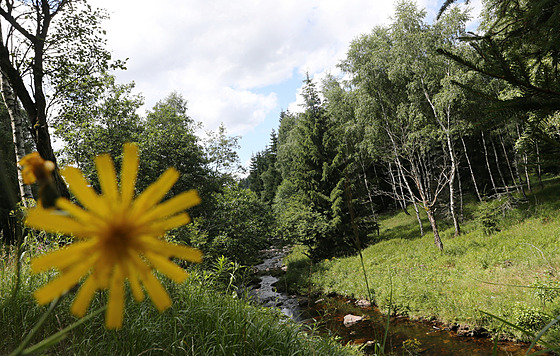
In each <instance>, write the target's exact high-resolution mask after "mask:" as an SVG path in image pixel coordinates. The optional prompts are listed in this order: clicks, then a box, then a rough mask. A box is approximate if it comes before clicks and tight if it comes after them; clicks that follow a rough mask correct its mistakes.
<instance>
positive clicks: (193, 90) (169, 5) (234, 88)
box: [90, 0, 393, 134]
mask: <svg viewBox="0 0 560 356" xmlns="http://www.w3.org/2000/svg"><path fill="white" fill-rule="evenodd" d="M90 3H91V4H92V5H93V6H98V7H102V8H106V9H107V10H108V11H109V13H110V15H111V20H110V21H109V22H108V23H106V24H104V26H103V27H104V28H105V29H106V30H107V33H108V39H109V41H108V46H109V48H110V49H111V50H112V51H113V54H114V57H115V58H119V59H123V58H129V61H128V70H127V71H126V72H123V73H118V79H119V81H122V82H129V81H132V80H134V81H135V82H136V84H137V86H136V87H137V89H138V90H139V91H140V92H142V93H143V94H144V96H145V97H146V105H147V107H151V106H152V105H154V104H155V102H156V101H158V100H161V99H163V98H164V97H165V96H166V95H167V94H168V93H170V92H171V91H174V90H176V91H178V92H179V93H181V94H183V95H184V97H185V98H186V99H187V100H188V101H189V113H190V114H191V116H193V118H195V119H196V120H200V121H202V122H204V123H206V124H207V126H208V128H213V127H215V126H217V125H218V124H219V123H220V122H224V123H225V125H226V127H227V128H228V130H229V131H230V132H231V133H237V134H243V133H244V132H249V131H250V130H251V129H252V128H254V127H255V126H257V125H259V123H261V122H262V121H263V120H264V118H265V116H266V115H267V114H268V113H269V112H271V111H272V110H274V109H275V107H276V105H277V99H278V98H277V95H276V94H275V93H264V94H263V93H262V91H259V94H257V91H258V89H262V88H266V87H267V86H269V85H275V84H281V83H283V82H285V81H287V80H288V79H290V78H291V76H292V75H293V73H294V70H295V71H296V72H298V73H304V72H306V71H309V72H310V73H311V74H314V73H317V72H322V71H325V70H327V69H328V68H331V67H333V66H334V65H335V64H336V63H338V62H339V61H340V59H342V58H343V57H344V55H345V53H346V50H347V47H348V44H349V42H350V41H351V40H352V39H353V38H355V37H356V36H357V35H359V34H361V33H364V32H368V31H369V30H370V29H371V28H372V27H373V26H375V25H376V24H379V23H381V22H386V21H387V19H388V17H389V15H390V13H391V12H392V9H393V4H392V3H391V2H387V1H384V0H383V1H381V0H378V1H372V0H347V1H344V2H343V1H336V0H332V1H325V0H304V1H302V0H282V1H266V0H260V1H259V0H237V1H231V0H214V1H202V0H165V1H160V2H158V3H157V4H155V3H154V2H147V1H140V0H119V1H114V0H90Z"/></svg>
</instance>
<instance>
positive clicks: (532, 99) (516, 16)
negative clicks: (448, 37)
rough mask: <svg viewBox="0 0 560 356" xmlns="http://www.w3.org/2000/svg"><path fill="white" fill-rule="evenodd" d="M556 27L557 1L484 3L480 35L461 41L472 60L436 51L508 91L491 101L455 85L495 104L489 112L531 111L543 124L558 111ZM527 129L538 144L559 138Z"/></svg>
mask: <svg viewBox="0 0 560 356" xmlns="http://www.w3.org/2000/svg"><path fill="white" fill-rule="evenodd" d="M442 10H443V8H442ZM559 24H560V3H558V1H556V0H535V1H527V0H515V1H499V0H495V1H489V2H488V3H487V4H486V10H485V14H484V19H483V22H482V31H483V32H484V34H482V35H478V34H469V35H468V36H467V37H465V38H463V40H464V41H466V42H467V43H469V44H470V45H471V47H472V48H473V49H474V51H473V52H472V55H469V56H465V55H463V54H459V53H457V52H456V51H455V50H453V49H451V50H450V49H440V53H443V54H445V55H446V56H448V57H449V58H452V59H453V60H455V61H457V62H458V63H461V64H463V65H465V66H466V67H468V68H470V69H472V70H474V71H476V72H478V73H481V74H484V75H486V76H488V77H491V78H497V79H500V80H502V81H504V82H505V83H507V84H509V85H510V86H511V89H510V90H509V93H508V95H503V94H502V95H500V96H493V95H492V94H490V95H488V93H487V92H486V91H485V90H480V89H477V88H473V87H472V86H470V85H469V84H465V83H463V82H461V81H459V82H457V84H459V85H461V86H463V87H465V88H467V89H468V90H472V91H474V92H478V93H480V94H483V95H485V96H486V98H487V99H490V100H492V101H494V102H495V103H496V105H494V107H493V109H494V110H496V108H497V109H499V111H502V112H503V111H506V112H507V113H508V114H509V115H512V114H516V113H519V112H524V113H531V112H533V113H538V115H539V117H540V120H546V118H547V116H548V115H550V114H552V113H554V112H555V111H557V110H559V109H560V72H559V69H560V61H559V60H560V45H559V43H560V25H559ZM522 119H524V120H527V119H528V117H526V116H525V117H522ZM526 122H527V123H529V122H528V121H526ZM531 126H532V127H533V129H534V130H536V131H537V133H538V135H539V136H540V137H541V139H545V140H552V141H555V142H556V144H558V142H559V141H558V137H554V135H550V134H551V132H550V131H548V130H546V129H543V128H542V127H540V125H531Z"/></svg>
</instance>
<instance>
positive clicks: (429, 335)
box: [249, 248, 528, 356]
mask: <svg viewBox="0 0 560 356" xmlns="http://www.w3.org/2000/svg"><path fill="white" fill-rule="evenodd" d="M288 252H289V248H276V249H269V250H265V251H262V256H263V259H264V261H263V263H261V264H259V265H257V266H255V267H254V268H255V273H256V275H257V276H258V278H259V283H258V285H257V286H255V287H253V289H252V290H251V291H250V292H249V295H251V296H252V297H253V298H254V299H255V300H256V301H258V303H259V304H261V305H263V306H265V307H273V308H278V309H279V310H281V311H282V313H284V314H285V315H287V316H288V317H290V318H292V319H293V320H294V321H296V322H299V323H302V324H305V325H308V326H309V327H310V329H313V330H318V331H319V332H320V333H324V334H325V335H331V336H332V335H335V336H336V337H338V338H339V339H340V341H341V342H342V343H343V344H348V343H350V344H356V345H363V350H364V351H365V352H366V354H372V352H373V346H374V344H375V343H376V342H380V341H381V340H383V336H384V330H385V325H386V321H387V319H386V316H384V315H383V314H382V313H381V312H380V311H379V309H378V308H376V307H375V306H371V305H370V304H369V302H367V301H365V300H360V301H357V300H353V299H350V298H345V297H341V296H329V297H325V298H315V300H313V298H307V297H304V296H297V295H293V294H292V295H290V294H287V293H284V292H279V291H278V290H277V289H276V287H275V283H276V282H278V280H279V277H280V276H281V275H282V274H283V273H285V271H286V266H283V264H282V259H283V257H284V256H285V255H286V254H287V253H288ZM488 336H489V334H488V332H487V331H485V330H484V329H482V328H469V327H468V326H467V325H456V324H449V325H445V324H442V323H440V322H437V321H427V320H421V321H414V320H410V319H408V318H406V317H402V316H395V317H391V318H390V325H389V331H388V336H387V341H386V345H385V352H386V353H387V354H398V355H403V354H410V355H416V354H423V355H493V348H494V342H493V341H492V340H491V339H490V338H488ZM527 347H528V345H527V344H526V343H516V342H512V341H499V342H498V344H497V352H496V354H497V355H515V356H517V355H524V354H525V352H526V350H527Z"/></svg>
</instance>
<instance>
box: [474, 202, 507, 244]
mask: <svg viewBox="0 0 560 356" xmlns="http://www.w3.org/2000/svg"><path fill="white" fill-rule="evenodd" d="M501 204H502V202H501V201H500V200H492V201H485V202H482V203H480V205H479V206H478V210H477V212H476V213H475V219H476V221H477V223H478V224H479V225H480V227H481V228H482V231H483V232H484V234H485V235H492V234H494V233H496V232H498V231H500V229H499V228H498V222H499V220H500V215H501V211H500V205H501Z"/></svg>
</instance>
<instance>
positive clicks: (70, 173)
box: [60, 167, 107, 215]
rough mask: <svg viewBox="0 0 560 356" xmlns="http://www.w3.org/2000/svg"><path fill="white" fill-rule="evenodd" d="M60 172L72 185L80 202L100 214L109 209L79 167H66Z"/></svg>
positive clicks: (71, 187) (71, 188) (72, 189)
mask: <svg viewBox="0 0 560 356" xmlns="http://www.w3.org/2000/svg"><path fill="white" fill-rule="evenodd" d="M60 173H61V174H62V176H63V177H64V179H65V180H66V182H67V183H68V185H69V186H70V190H71V191H72V193H74V195H75V196H76V198H78V200H79V201H80V203H81V204H82V205H83V206H84V207H86V208H87V209H88V210H89V211H90V212H92V213H96V214H98V215H100V214H101V213H102V212H104V211H106V210H107V209H106V205H105V203H104V202H103V200H102V199H101V198H100V197H99V195H97V193H96V192H95V190H93V188H92V187H90V186H89V183H88V182H87V181H86V179H85V178H84V176H83V175H82V172H81V171H80V170H79V169H77V168H74V167H66V168H64V169H63V170H61V171H60Z"/></svg>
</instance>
